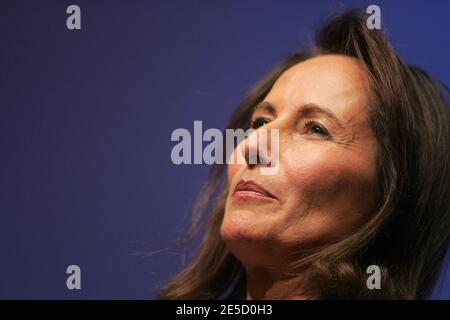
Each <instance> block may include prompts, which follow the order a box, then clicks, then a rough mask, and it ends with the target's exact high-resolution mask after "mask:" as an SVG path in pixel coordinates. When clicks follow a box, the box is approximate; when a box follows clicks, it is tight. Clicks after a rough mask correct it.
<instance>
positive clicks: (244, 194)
mask: <svg viewBox="0 0 450 320" xmlns="http://www.w3.org/2000/svg"><path fill="white" fill-rule="evenodd" d="M233 196H234V197H239V198H266V199H277V198H276V197H275V196H274V195H273V194H272V193H270V192H269V191H267V190H266V189H264V188H263V187H262V186H260V185H259V184H257V183H256V182H254V181H251V180H248V181H245V180H240V181H239V182H238V183H237V185H236V187H235V189H234V192H233Z"/></svg>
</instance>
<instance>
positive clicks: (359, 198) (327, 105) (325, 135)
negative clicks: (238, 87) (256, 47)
mask: <svg viewBox="0 0 450 320" xmlns="http://www.w3.org/2000/svg"><path fill="white" fill-rule="evenodd" d="M227 128H230V129H239V128H241V129H244V130H246V129H248V128H253V129H254V130H255V132H258V130H259V129H261V128H264V129H265V130H272V129H277V130H278V132H279V142H278V143H279V160H278V161H279V163H278V165H279V169H278V171H277V173H276V174H274V175H261V174H260V172H259V170H258V169H259V168H260V167H262V166H270V165H271V164H270V163H267V162H264V161H262V160H261V161H259V162H257V163H251V162H250V161H247V163H243V164H240V163H237V164H228V165H215V166H214V167H213V168H212V171H211V173H210V176H209V178H208V181H207V182H206V183H205V186H204V188H203V190H202V191H201V194H200V196H199V199H198V204H197V206H196V208H195V210H194V213H193V216H192V222H193V230H201V231H202V232H204V237H203V241H202V243H201V245H200V247H199V250H198V252H197V254H196V256H195V257H194V259H193V260H192V262H191V263H190V264H189V265H187V266H185V267H184V268H183V269H182V270H181V271H180V272H179V273H178V274H177V275H175V276H174V277H173V278H171V279H170V281H168V283H166V284H165V285H164V286H163V287H162V288H161V290H160V293H159V298H161V299H426V298H428V297H429V296H430V294H431V291H432V289H433V287H434V284H435V282H436V280H437V277H438V275H439V272H440V270H441V267H442V265H443V261H444V258H445V255H446V253H447V250H448V245H449V230H450V185H449V181H450V109H449V90H448V89H447V88H446V87H445V86H444V85H443V84H440V83H439V82H437V81H435V80H433V79H431V78H430V77H429V76H428V75H427V73H426V72H425V71H423V70H421V69H419V68H417V67H413V66H409V65H406V64H405V63H404V62H403V61H402V60H401V59H400V58H399V56H398V55H397V54H396V52H395V51H394V50H393V48H392V47H391V46H390V45H389V43H388V41H387V40H386V39H385V37H384V36H383V34H382V33H381V32H380V31H378V30H370V29H368V28H367V26H366V21H365V19H364V18H363V16H362V15H361V14H359V13H358V12H357V11H351V12H348V13H345V14H343V15H341V16H338V17H336V18H334V19H332V20H330V21H329V22H328V23H327V24H326V25H325V26H324V27H323V28H322V29H321V30H320V32H319V33H318V35H317V38H316V41H315V45H314V46H313V47H312V48H311V49H310V50H308V51H301V52H295V53H293V54H290V55H289V56H288V57H287V58H286V59H285V60H283V61H282V62H281V63H280V64H278V65H277V66H276V67H275V68H274V69H273V70H272V71H271V72H270V73H269V74H268V75H267V76H266V77H264V78H263V79H262V80H261V81H260V82H259V83H258V84H257V85H256V86H255V87H254V88H253V89H252V90H251V92H250V93H249V94H248V96H247V97H246V98H245V99H244V100H243V101H242V102H241V104H240V105H239V106H238V107H237V109H236V110H235V112H234V113H233V115H232V117H231V119H230V121H229V123H228V125H227ZM258 143H259V140H258V138H257V135H256V134H252V135H251V136H250V137H248V138H247V139H246V140H245V141H243V142H242V145H241V148H240V149H238V148H237V149H236V150H235V152H243V155H244V157H246V159H247V155H248V154H250V153H251V152H255V153H256V154H258V159H260V158H263V157H264V155H263V154H260V153H259V150H260V149H259V148H258ZM371 266H372V267H371ZM369 267H371V268H377V270H379V272H380V276H381V279H380V281H379V287H377V288H371V287H370V286H368V284H367V278H368V273H367V270H368V268H369Z"/></svg>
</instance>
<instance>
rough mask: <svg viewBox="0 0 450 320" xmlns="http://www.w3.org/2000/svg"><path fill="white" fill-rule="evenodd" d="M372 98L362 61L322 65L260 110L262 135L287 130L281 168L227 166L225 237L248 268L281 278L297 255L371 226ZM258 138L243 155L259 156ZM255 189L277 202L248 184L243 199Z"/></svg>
mask: <svg viewBox="0 0 450 320" xmlns="http://www.w3.org/2000/svg"><path fill="white" fill-rule="evenodd" d="M369 93H370V87H369V80H368V76H367V74H366V72H365V71H364V69H363V68H362V67H361V66H360V65H359V63H358V61H357V60H356V59H353V58H350V57H346V56H340V55H322V56H318V57H315V58H312V59H309V60H306V61H304V62H301V63H299V64H297V65H295V66H293V67H291V68H290V69H288V70H287V71H285V72H284V73H283V74H282V75H281V76H280V77H279V78H278V80H277V81H276V82H275V84H274V86H273V87H272V89H271V90H270V92H269V93H268V95H267V96H266V97H265V99H264V100H263V101H262V102H261V103H260V104H259V106H258V107H257V108H255V111H254V113H253V115H252V121H253V122H252V124H253V125H252V126H253V127H254V128H255V129H258V128H264V129H267V130H269V131H270V130H271V129H278V130H279V161H278V163H277V164H278V166H279V167H278V171H277V173H276V174H274V175H262V174H261V172H260V170H259V169H260V168H261V167H263V166H270V165H273V164H267V165H264V164H256V165H250V164H229V165H228V188H229V190H228V191H229V192H228V197H227V201H226V206H225V216H224V220H223V223H222V228H221V235H222V238H223V239H224V241H225V242H226V243H227V245H228V247H229V248H230V250H231V251H232V252H233V254H234V255H235V256H236V257H237V258H238V259H239V260H241V262H243V263H244V264H245V265H248V266H266V267H269V266H271V267H274V268H278V267H280V266H282V265H283V264H284V263H285V262H286V259H288V257H287V255H288V254H293V253H294V252H295V253H299V254H302V252H304V250H307V249H311V248H315V247H317V246H322V245H326V244H329V243H331V242H335V241H337V240H338V239H339V238H340V237H342V236H343V235H346V234H348V233H350V232H352V231H354V230H355V229H356V228H357V227H358V226H359V225H361V223H363V222H364V221H366V220H367V219H368V218H369V215H370V213H371V209H372V206H373V204H374V201H375V200H374V197H375V189H376V173H375V167H376V166H375V163H376V152H377V143H376V138H375V135H374V132H373V131H372V128H371V126H370V124H369V121H370V120H369V110H368V103H369ZM257 133H258V130H256V131H255V132H254V133H253V134H252V135H251V136H249V137H248V138H247V139H246V140H244V141H243V142H242V143H243V144H244V146H245V147H243V148H242V149H241V150H245V151H246V152H249V150H251V149H252V148H253V149H254V150H258V149H257V146H258V139H257V136H258V134H257ZM268 137H269V138H270V134H268ZM273 143H274V141H271V143H269V150H268V151H269V153H270V145H271V144H273ZM234 152H240V151H239V148H236V149H235V151H234ZM233 156H234V155H233ZM248 181H253V182H254V183H255V184H257V185H259V186H261V187H262V188H263V189H265V190H266V191H267V192H268V194H271V195H272V196H269V195H267V194H266V195H264V192H257V191H256V192H255V190H254V188H253V190H252V186H251V185H250V186H249V184H247V185H245V184H242V183H241V184H240V185H239V187H238V191H236V192H235V189H236V186H237V185H238V183H239V182H248Z"/></svg>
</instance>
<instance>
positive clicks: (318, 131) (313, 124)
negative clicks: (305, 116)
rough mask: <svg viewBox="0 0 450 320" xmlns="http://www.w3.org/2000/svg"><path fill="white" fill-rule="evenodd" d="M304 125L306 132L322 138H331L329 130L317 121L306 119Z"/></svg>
mask: <svg viewBox="0 0 450 320" xmlns="http://www.w3.org/2000/svg"><path fill="white" fill-rule="evenodd" d="M305 127H306V129H307V132H308V134H312V135H318V136H321V137H323V138H324V139H331V134H330V132H329V131H328V130H327V129H326V128H325V127H324V126H323V125H322V124H320V123H319V122H317V121H314V120H308V121H307V122H306V123H305Z"/></svg>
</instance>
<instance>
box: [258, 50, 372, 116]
mask: <svg viewBox="0 0 450 320" xmlns="http://www.w3.org/2000/svg"><path fill="white" fill-rule="evenodd" d="M369 87H370V86H369V80H368V76H367V73H366V72H365V70H364V68H363V67H362V66H361V64H360V63H359V62H358V60H356V59H355V58H351V57H347V56H342V55H322V56H318V57H315V58H311V59H308V60H306V61H304V62H301V63H298V64H296V65H294V66H293V67H291V68H289V69H288V70H286V71H285V72H284V73H283V74H282V75H281V76H280V77H279V78H278V79H277V81H276V82H275V84H274V86H273V87H272V89H271V91H270V92H269V94H268V95H267V97H266V99H265V100H267V101H269V102H271V103H272V104H274V105H275V106H276V107H277V108H283V109H285V108H287V109H286V111H287V110H288V109H289V108H290V107H294V106H299V105H301V104H306V103H315V104H319V105H323V106H325V107H327V108H329V109H331V110H333V112H335V113H336V114H338V115H340V116H341V117H343V118H344V120H345V118H346V117H352V118H354V116H355V114H358V113H362V114H363V115H365V114H366V113H367V110H366V108H367V107H366V106H367V102H368V96H369V90H370V89H369Z"/></svg>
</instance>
